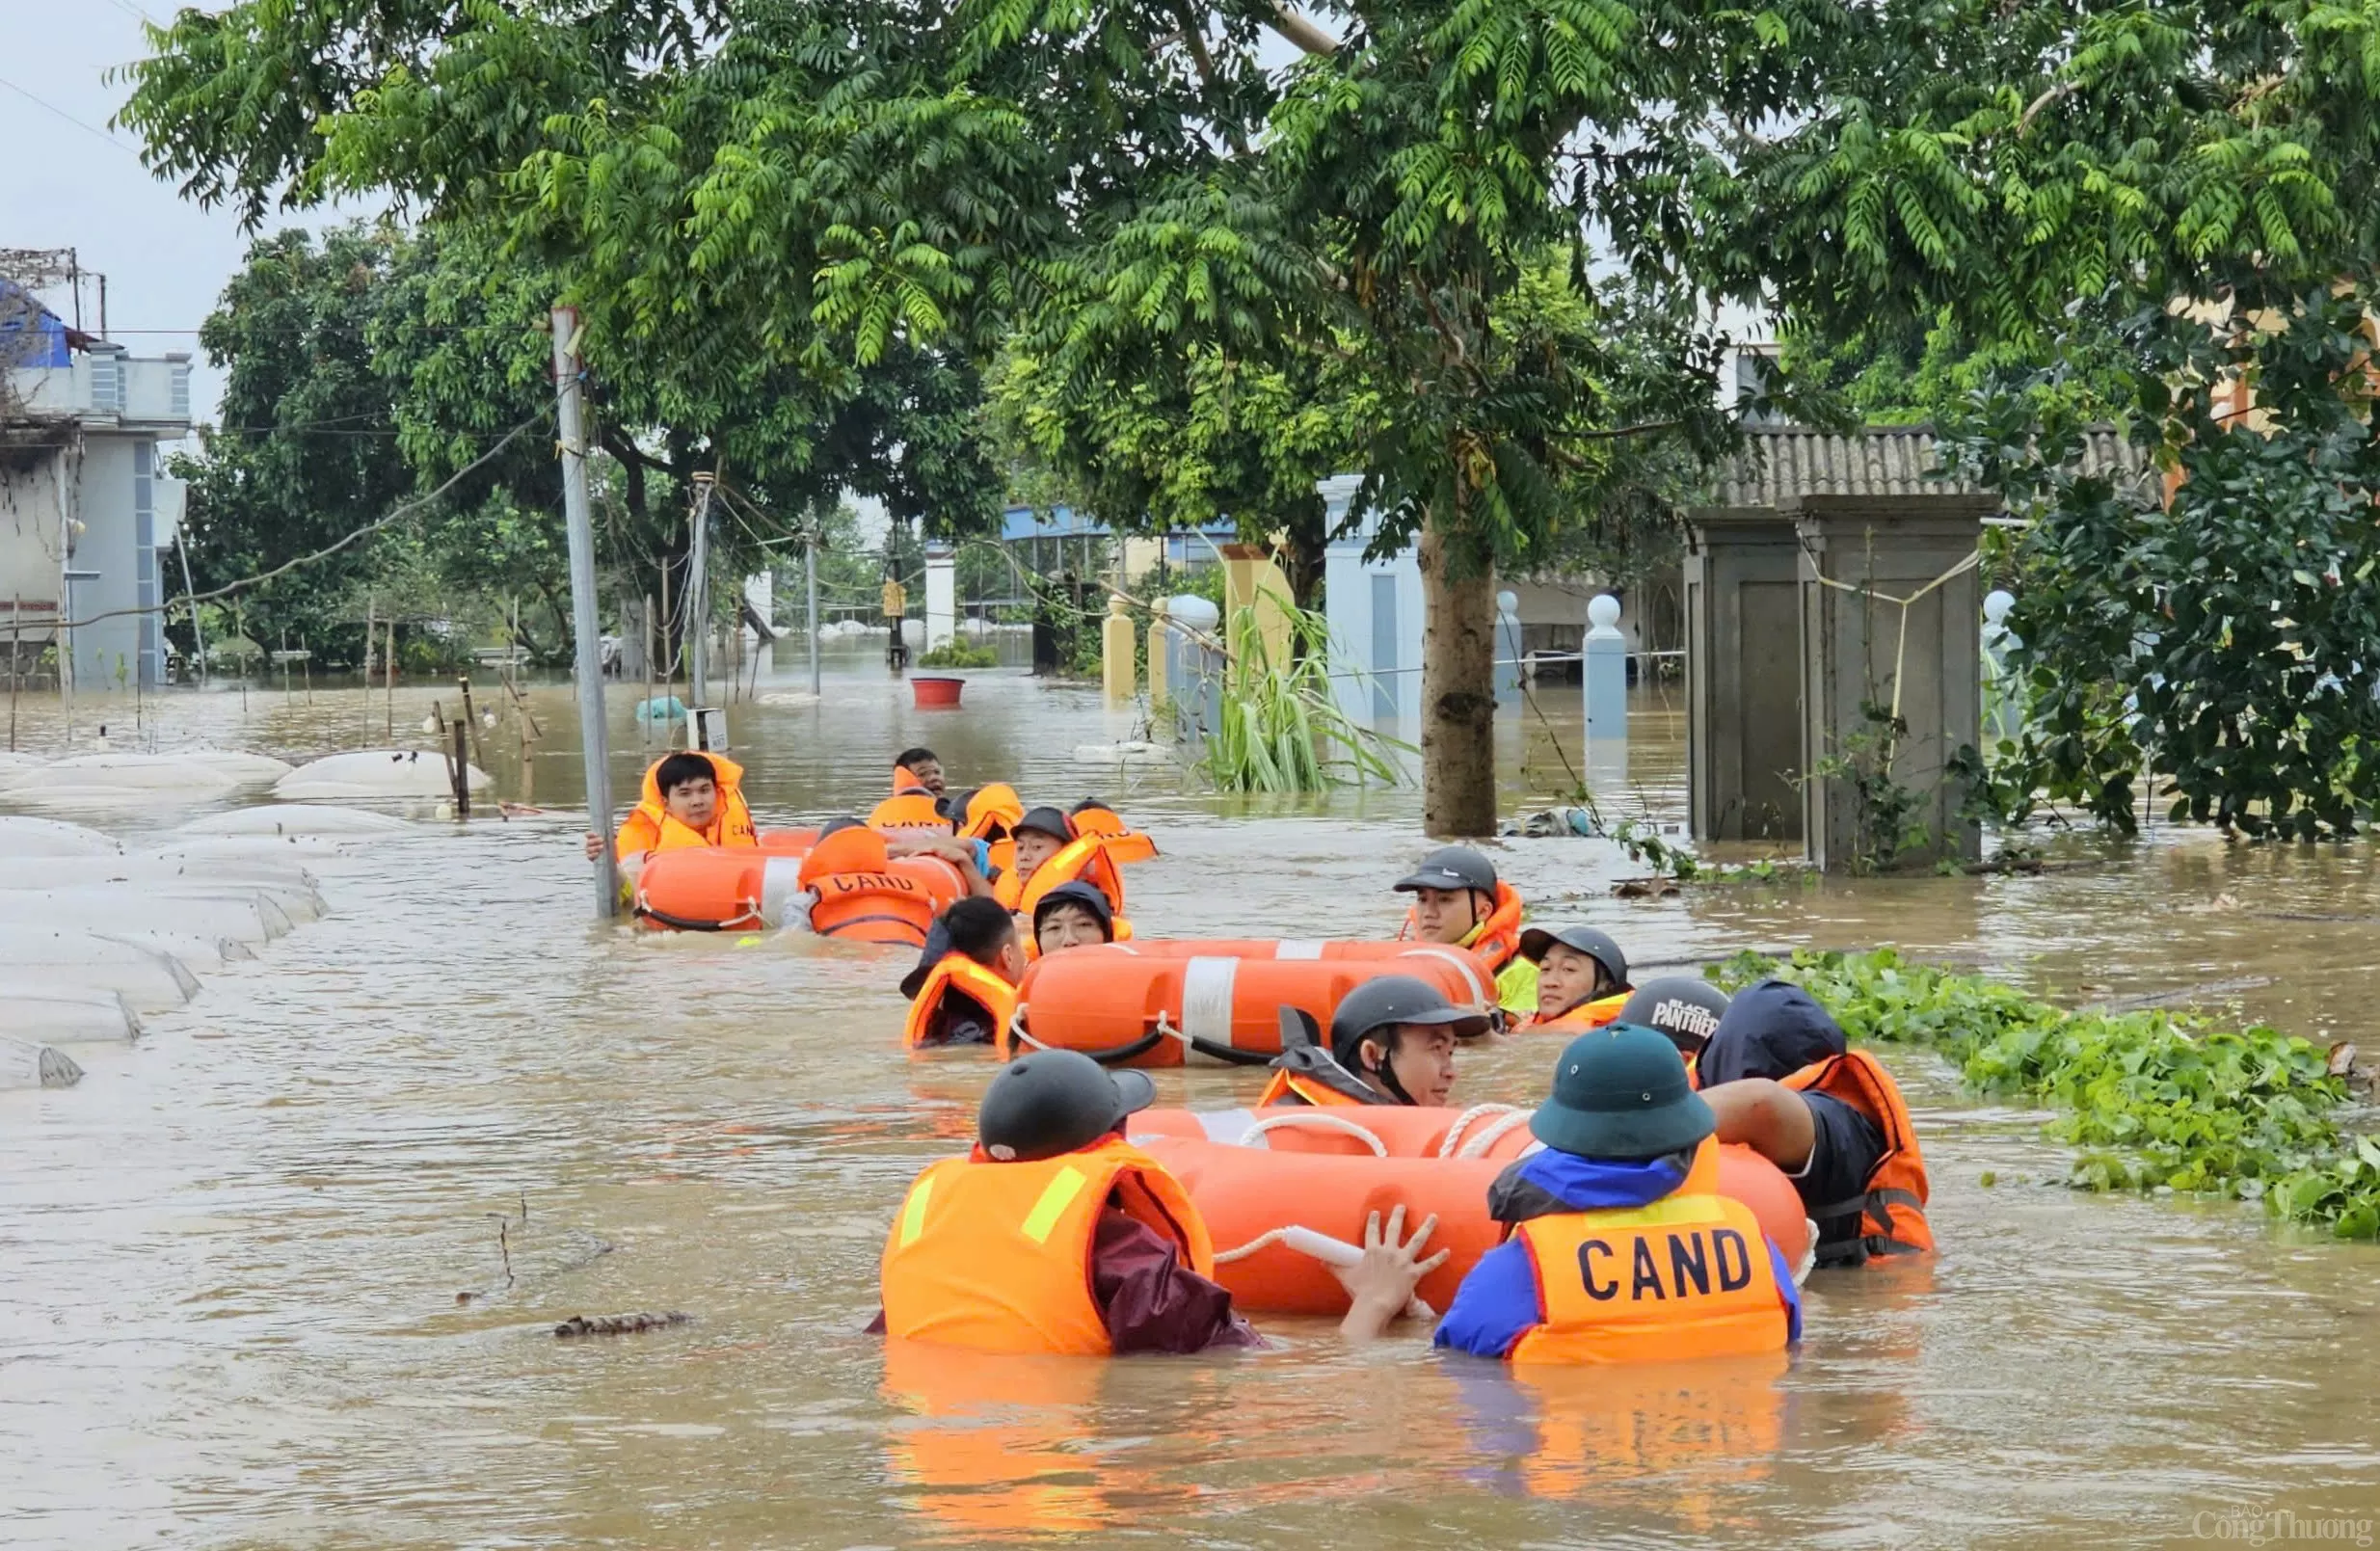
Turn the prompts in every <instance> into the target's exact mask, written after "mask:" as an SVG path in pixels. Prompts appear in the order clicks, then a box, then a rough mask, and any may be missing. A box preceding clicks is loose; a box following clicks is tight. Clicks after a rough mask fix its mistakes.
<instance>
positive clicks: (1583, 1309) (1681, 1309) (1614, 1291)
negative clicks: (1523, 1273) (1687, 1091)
mask: <svg viewBox="0 0 2380 1551" xmlns="http://www.w3.org/2000/svg"><path fill="white" fill-rule="evenodd" d="M1513 1237H1514V1238H1515V1239H1517V1240H1518V1241H1519V1242H1520V1243H1522V1244H1523V1245H1525V1246H1526V1247H1527V1250H1528V1253H1529V1261H1530V1266H1531V1269H1532V1270H1534V1271H1535V1273H1536V1277H1537V1286H1538V1315H1539V1323H1538V1324H1536V1325H1535V1326H1533V1327H1532V1328H1530V1329H1529V1330H1527V1331H1526V1332H1524V1333H1523V1334H1522V1335H1521V1337H1520V1339H1519V1340H1518V1341H1515V1342H1514V1343H1513V1344H1512V1347H1511V1351H1510V1352H1509V1353H1507V1355H1508V1356H1509V1357H1510V1358H1511V1361H1513V1362H1516V1363H1553V1362H1564V1363H1634V1362H1665V1361H1671V1360H1674V1359H1681V1358H1690V1357H1720V1356H1729V1355H1734V1354H1740V1353H1744V1352H1754V1351H1777V1350H1782V1349H1783V1348H1784V1346H1785V1344H1786V1342H1787V1339H1788V1332H1789V1331H1790V1329H1791V1320H1792V1315H1791V1308H1792V1302H1791V1298H1790V1296H1789V1294H1788V1293H1787V1291H1786V1290H1785V1289H1784V1288H1782V1287H1780V1286H1779V1285H1778V1276H1777V1263H1776V1258H1775V1256H1773V1255H1772V1254H1771V1253H1770V1249H1769V1242H1768V1239H1767V1237H1766V1236H1765V1235H1763V1234H1762V1233H1761V1231H1760V1219H1759V1218H1758V1217H1754V1216H1752V1208H1750V1207H1748V1206H1746V1205H1744V1204H1743V1203H1742V1202H1741V1201H1737V1200H1734V1199H1732V1198H1731V1197H1728V1196H1725V1195H1722V1194H1720V1193H1719V1144H1718V1143H1717V1142H1716V1141H1712V1140H1705V1141H1704V1142H1703V1143H1702V1145H1701V1146H1700V1147H1698V1148H1697V1149H1696V1151H1695V1155H1694V1164H1693V1166H1692V1167H1691V1168H1689V1169H1688V1170H1687V1173H1686V1179H1685V1182H1684V1183H1683V1184H1682V1185H1680V1186H1679V1187H1678V1188H1677V1189H1676V1190H1674V1191H1672V1192H1671V1193H1670V1194H1668V1195H1665V1196H1663V1197H1661V1198H1660V1199H1659V1200H1657V1201H1652V1202H1648V1203H1647V1204H1645V1205H1644V1206H1641V1207H1629V1208H1623V1209H1618V1210H1613V1211H1601V1212H1564V1213H1559V1214H1556V1215H1554V1216H1551V1217H1535V1218H1532V1219H1531V1220H1529V1221H1527V1222H1524V1223H1522V1224H1521V1225H1520V1226H1519V1227H1517V1228H1515V1229H1514V1230H1513Z"/></svg>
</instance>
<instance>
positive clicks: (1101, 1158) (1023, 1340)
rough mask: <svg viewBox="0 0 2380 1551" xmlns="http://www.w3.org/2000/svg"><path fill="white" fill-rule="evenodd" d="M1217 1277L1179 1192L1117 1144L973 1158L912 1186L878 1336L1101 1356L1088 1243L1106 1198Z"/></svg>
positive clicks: (1108, 1140)
mask: <svg viewBox="0 0 2380 1551" xmlns="http://www.w3.org/2000/svg"><path fill="white" fill-rule="evenodd" d="M1110 1195H1112V1196H1113V1197H1114V1199H1115V1201H1116V1204H1117V1205H1119V1206H1121V1207H1122V1208H1123V1210H1124V1211H1125V1212H1127V1213H1129V1214H1131V1216H1132V1217H1135V1218H1136V1219H1137V1220H1138V1221H1140V1222H1141V1223H1143V1224H1145V1225H1146V1226H1148V1227H1149V1228H1151V1229H1153V1230H1154V1231H1156V1232H1157V1233H1159V1234H1161V1235H1163V1236H1164V1237H1165V1238H1167V1239H1170V1240H1171V1241H1172V1242H1173V1244H1174V1247H1175V1248H1176V1249H1177V1250H1178V1251H1179V1252H1180V1254H1181V1257H1182V1264H1183V1265H1185V1266H1187V1267H1189V1268H1190V1270H1193V1271H1196V1272H1197V1273H1198V1274H1199V1275H1201V1276H1212V1275H1213V1274H1214V1273H1215V1248H1214V1245H1213V1244H1212V1243H1210V1242H1209V1241H1208V1238H1207V1228H1206V1224H1205V1222H1204V1221H1202V1220H1201V1219H1200V1217H1199V1216H1198V1209H1197V1208H1196V1207H1194V1206H1192V1205H1191V1204H1190V1195H1189V1193H1188V1192H1187V1191H1185V1190H1183V1189H1182V1187H1181V1186H1180V1185H1179V1184H1178V1183H1176V1182H1175V1180H1174V1177H1173V1176H1172V1175H1171V1174H1169V1173H1167V1172H1166V1171H1165V1166H1164V1165H1163V1163H1159V1162H1158V1161H1157V1160H1156V1159H1154V1158H1152V1157H1150V1156H1149V1155H1148V1154H1147V1153H1144V1152H1142V1151H1141V1150H1140V1149H1139V1148H1137V1147H1135V1146H1133V1145H1132V1144H1131V1143H1130V1142H1127V1141H1125V1140H1123V1139H1122V1138H1121V1137H1104V1138H1102V1139H1101V1140H1100V1141H1098V1142H1096V1143H1094V1144H1093V1145H1091V1146H1089V1147H1085V1148H1083V1149H1082V1150H1080V1151H1078V1152H1071V1153H1065V1154H1062V1155H1060V1156H1058V1157H1056V1158H1045V1159H1040V1160H1037V1161H1035V1162H1032V1163H994V1162H993V1161H992V1160H991V1159H990V1158H989V1157H987V1156H986V1155H985V1154H984V1153H983V1151H982V1149H981V1148H977V1149H976V1151H975V1152H974V1153H973V1154H971V1155H970V1156H968V1157H966V1158H951V1159H946V1160H944V1161H943V1162H941V1163H936V1164H934V1165H933V1166H932V1167H930V1168H928V1169H926V1171H925V1172H924V1173H923V1174H921V1175H919V1176H918V1180H917V1183H916V1184H914V1185H912V1186H910V1187H909V1194H908V1198H907V1199H906V1200H904V1201H903V1202H902V1203H901V1208H900V1212H899V1213H898V1215H897V1216H896V1217H894V1219H893V1230H892V1232H891V1233H890V1234H888V1235H887V1236H886V1238H885V1242H884V1258H883V1261H882V1263H881V1266H880V1270H879V1276H880V1279H881V1282H882V1290H883V1294H884V1327H885V1333H886V1334H887V1335H891V1336H897V1337H901V1338H903V1339H906V1340H911V1341H935V1342H940V1343H942V1344H944V1345H946V1346H952V1347H972V1348H975V1349H976V1350H980V1351H1049V1352H1062V1353H1077V1354H1082V1355H1099V1354H1103V1353H1106V1352H1109V1351H1110V1350H1113V1348H1112V1346H1111V1344H1110V1341H1109V1338H1108V1324H1107V1320H1106V1317H1105V1316H1104V1315H1103V1313H1102V1312H1101V1310H1100V1307H1099V1305H1098V1303H1097V1302H1096V1301H1094V1300H1093V1298H1092V1297H1091V1243H1092V1239H1093V1237H1094V1235H1095V1234H1096V1232H1097V1230H1098V1225H1099V1214H1100V1213H1101V1212H1102V1211H1103V1210H1105V1209H1106V1207H1107V1205H1108V1201H1109V1198H1110Z"/></svg>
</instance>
